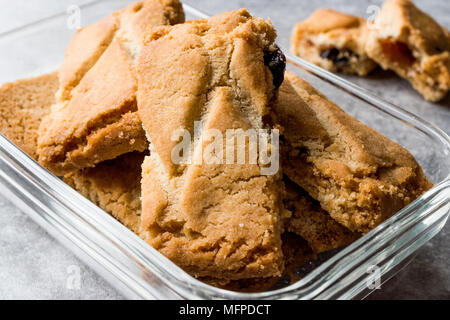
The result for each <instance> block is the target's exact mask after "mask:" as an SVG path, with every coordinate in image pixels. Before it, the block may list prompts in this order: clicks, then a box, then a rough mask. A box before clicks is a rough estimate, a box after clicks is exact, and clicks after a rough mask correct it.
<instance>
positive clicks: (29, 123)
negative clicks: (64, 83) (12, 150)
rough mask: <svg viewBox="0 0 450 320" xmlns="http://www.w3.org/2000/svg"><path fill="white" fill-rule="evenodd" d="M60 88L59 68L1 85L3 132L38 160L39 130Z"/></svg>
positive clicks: (0, 130)
mask: <svg viewBox="0 0 450 320" xmlns="http://www.w3.org/2000/svg"><path fill="white" fill-rule="evenodd" d="M57 89H58V77H57V75H56V72H54V73H50V74H46V75H42V76H39V77H35V78H29V79H22V80H17V81H15V82H12V83H5V84H3V85H2V86H1V87H0V132H1V133H2V134H3V135H5V136H6V137H7V138H8V139H9V140H11V141H12V142H13V143H14V144H16V145H17V146H18V147H19V148H21V149H22V150H23V151H25V152H26V153H28V154H29V155H30V156H31V157H33V158H34V159H35V160H37V153H36V146H37V131H38V128H39V124H40V123H41V120H42V118H43V117H44V116H46V115H47V114H48V113H49V112H50V107H51V105H52V104H53V103H54V102H55V92H56V90H57Z"/></svg>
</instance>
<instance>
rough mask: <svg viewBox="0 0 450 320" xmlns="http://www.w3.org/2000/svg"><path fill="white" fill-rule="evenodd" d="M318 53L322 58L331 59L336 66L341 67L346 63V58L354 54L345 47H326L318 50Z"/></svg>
mask: <svg viewBox="0 0 450 320" xmlns="http://www.w3.org/2000/svg"><path fill="white" fill-rule="evenodd" d="M319 55H320V57H321V58H322V59H327V60H331V61H332V62H333V63H334V64H335V65H336V66H337V67H339V68H343V67H345V66H347V65H348V58H349V57H350V56H353V55H356V54H355V53H353V52H351V51H350V50H347V49H344V50H338V49H336V48H328V49H324V50H322V51H320V53H319Z"/></svg>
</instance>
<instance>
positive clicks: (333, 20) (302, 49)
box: [291, 9, 377, 76]
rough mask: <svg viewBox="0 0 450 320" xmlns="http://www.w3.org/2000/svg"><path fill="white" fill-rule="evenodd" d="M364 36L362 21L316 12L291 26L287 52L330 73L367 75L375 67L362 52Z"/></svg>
mask: <svg viewBox="0 0 450 320" xmlns="http://www.w3.org/2000/svg"><path fill="white" fill-rule="evenodd" d="M366 33H367V26H366V22H365V21H364V19H362V18H359V17H355V16H352V15H348V14H344V13H340V12H337V11H334V10H331V9H319V10H317V11H315V12H314V13H313V14H312V15H311V16H310V17H309V18H308V19H306V20H305V21H303V22H300V23H298V24H297V25H296V26H295V28H294V30H293V32H292V37H291V46H292V47H291V50H292V52H293V53H294V54H295V55H297V56H299V57H301V58H303V59H306V60H308V61H310V62H312V63H314V64H316V65H318V66H320V67H322V68H325V69H327V70H330V71H334V72H343V73H348V74H358V75H361V76H362V75H367V74H368V73H369V72H371V71H372V70H373V69H375V68H376V66H377V64H376V63H375V62H374V61H373V60H372V59H370V58H369V57H368V56H367V54H366V53H365V51H364V42H365V38H366Z"/></svg>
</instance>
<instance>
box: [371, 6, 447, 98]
mask: <svg viewBox="0 0 450 320" xmlns="http://www.w3.org/2000/svg"><path fill="white" fill-rule="evenodd" d="M366 51H367V54H368V55H369V56H370V57H371V58H372V59H374V60H375V61H376V62H378V63H379V64H380V65H381V66H382V67H383V68H384V69H391V70H394V71H395V72H396V73H397V74H398V75H399V76H401V77H403V78H405V79H407V80H408V81H409V82H411V84H412V86H413V87H414V88H415V89H416V90H417V91H418V92H419V93H420V94H422V95H423V96H424V97H425V99H427V100H430V101H438V100H441V99H442V98H444V97H445V96H446V94H447V92H448V91H449V89H450V36H449V32H448V30H447V29H446V28H444V27H441V26H440V25H439V24H438V23H437V22H436V21H434V19H433V18H431V17H430V16H429V15H427V14H426V13H424V12H422V11H421V10H420V9H418V8H417V7H416V6H415V5H414V4H413V3H412V2H411V1H409V0H387V1H386V2H385V4H384V5H383V7H382V9H381V11H380V13H379V15H378V17H377V18H376V20H375V24H374V26H373V27H372V28H371V29H370V32H369V35H368V40H367V43H366Z"/></svg>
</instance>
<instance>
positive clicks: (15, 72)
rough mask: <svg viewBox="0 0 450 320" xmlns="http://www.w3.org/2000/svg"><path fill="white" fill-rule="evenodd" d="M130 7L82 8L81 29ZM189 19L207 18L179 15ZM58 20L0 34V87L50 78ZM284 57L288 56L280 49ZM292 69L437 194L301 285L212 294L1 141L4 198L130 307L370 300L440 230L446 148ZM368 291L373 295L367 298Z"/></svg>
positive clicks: (62, 34)
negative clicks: (139, 302)
mask: <svg viewBox="0 0 450 320" xmlns="http://www.w3.org/2000/svg"><path fill="white" fill-rule="evenodd" d="M131 2H133V1H124V0H104V1H94V2H91V3H88V4H86V5H84V6H81V8H80V9H81V22H82V25H85V24H89V23H92V22H94V21H96V20H98V19H100V18H101V17H104V16H105V15H107V14H109V13H110V12H112V11H115V10H118V9H120V8H122V7H124V6H125V5H127V3H131ZM185 11H186V14H187V19H195V18H200V17H205V15H204V14H203V13H201V12H200V11H198V10H196V9H194V8H191V7H189V6H185ZM67 19H68V14H67V13H66V12H62V13H60V14H57V15H53V16H51V17H48V18H46V19H42V20H39V21H37V22H35V23H32V24H29V25H26V26H23V27H21V28H18V29H15V30H12V31H9V32H6V33H2V34H0V70H2V72H1V73H0V83H3V82H6V81H13V80H16V79H19V78H24V77H28V76H33V75H38V74H42V73H44V72H50V71H54V70H56V69H57V68H58V66H59V65H60V63H61V62H62V61H63V54H64V49H65V47H66V45H67V43H68V42H69V40H70V38H71V37H72V36H73V34H74V32H75V30H71V29H69V28H67ZM282 49H284V52H288V48H282ZM288 60H289V61H288V62H289V63H288V69H289V70H291V71H293V72H295V73H296V74H298V75H299V76H301V77H303V78H305V79H306V80H307V81H309V82H311V83H312V84H313V85H314V86H315V87H316V88H318V89H319V90H320V91H322V92H323V93H324V94H326V95H327V96H328V97H329V98H330V99H331V100H333V101H334V102H336V103H337V104H338V105H339V106H341V107H342V108H343V109H344V110H345V111H346V112H348V113H349V114H351V115H353V116H355V117H356V118H358V119H359V120H361V121H362V122H364V123H366V124H368V125H370V126H371V127H372V128H374V129H376V130H378V131H380V132H381V133H383V134H385V135H386V136H388V137H389V138H390V139H392V140H394V141H396V142H398V143H400V144H402V145H403V146H405V147H406V148H407V149H409V150H410V151H411V152H412V153H413V155H414V156H415V157H416V159H417V160H418V162H419V163H420V164H421V165H422V166H423V168H424V170H425V173H426V174H427V175H428V177H429V178H430V179H431V180H432V181H433V182H434V183H435V184H436V186H435V187H434V188H432V189H431V190H429V191H428V192H427V193H426V194H424V195H423V196H421V197H420V198H419V199H417V200H416V201H414V202H413V203H411V204H410V205H408V206H407V207H406V208H404V209H403V210H401V211H399V212H398V213H397V214H395V215H394V216H393V217H392V218H390V219H389V220H387V221H385V222H384V223H383V224H381V225H380V226H379V227H377V228H376V229H374V230H372V231H371V232H370V233H368V234H367V235H365V236H364V237H362V238H361V239H359V240H358V241H356V242H355V243H353V244H352V245H350V246H348V247H346V248H345V249H343V250H340V251H339V252H337V253H335V254H333V255H331V257H330V254H329V255H328V256H326V258H322V261H323V260H324V261H323V262H322V263H313V264H312V266H309V267H308V266H307V267H306V272H305V273H307V274H306V275H305V276H304V277H303V278H302V279H301V280H300V281H298V282H296V283H294V284H292V285H289V286H286V287H283V288H280V289H277V290H273V291H268V292H263V293H251V294H250V293H237V292H232V291H226V290H221V289H217V288H215V287H212V286H209V285H206V284H204V283H202V282H200V281H197V280H196V279H194V278H192V277H191V276H189V275H188V274H187V273H185V272H184V271H183V270H181V269H180V268H178V267H177V266H176V265H175V264H173V263H172V262H171V261H169V260H168V259H166V258H165V257H164V256H162V255H161V254H160V253H159V252H157V251H156V250H154V249H153V248H152V247H150V246H149V245H148V244H146V243H145V242H144V241H143V240H141V239H140V238H139V237H137V236H136V235H135V234H133V233H132V232H131V231H129V230H128V229H127V228H125V227H124V226H123V225H121V224H120V223H119V222H117V221H116V220H115V219H113V218H112V217H110V216H109V215H108V214H107V213H105V212H104V211H102V210H101V209H100V208H98V207H97V206H95V205H94V204H93V203H91V202H90V201H88V200H87V199H85V198H84V197H83V196H81V195H80V194H78V193H77V192H76V191H74V190H73V189H71V188H70V187H69V186H68V185H66V184H65V183H64V182H62V181H61V180H60V179H59V178H57V177H55V176H54V175H52V174H51V173H50V172H48V171H47V170H46V169H44V168H43V167H41V166H40V165H39V164H38V163H36V162H35V161H34V160H32V159H31V158H30V157H29V156H27V155H26V154H25V153H24V152H23V151H21V150H20V149H18V148H17V147H16V146H15V145H14V144H12V143H11V142H10V141H9V140H8V139H6V138H5V137H3V136H0V192H1V193H3V194H4V195H5V196H7V197H8V198H9V199H10V200H11V201H12V202H13V203H14V204H15V205H17V206H18V207H19V208H20V209H22V210H23V211H24V212H26V213H28V214H29V215H30V216H31V217H32V218H33V219H34V220H35V221H36V222H37V223H39V224H40V225H41V226H42V227H43V228H44V229H45V230H47V231H48V232H49V233H51V234H52V235H53V236H54V237H55V238H57V239H58V240H59V241H61V242H62V243H63V244H65V245H66V246H67V247H68V248H69V249H70V250H72V251H73V252H74V253H75V254H77V255H78V256H79V257H80V258H81V259H82V260H83V261H85V262H86V263H87V264H88V265H90V266H91V267H92V268H93V269H94V270H96V271H97V272H98V273H99V274H100V275H102V276H103V277H104V278H106V279H107V280H108V281H109V282H110V283H111V284H112V285H113V286H114V287H116V288H117V289H118V290H119V291H120V292H121V293H123V294H124V295H126V296H127V297H129V298H144V299H155V298H156V299H163V298H164V299H212V298H224V299H337V298H339V299H350V298H363V297H364V296H365V295H367V294H368V293H370V292H371V290H373V286H368V284H370V283H371V282H372V280H373V272H371V271H372V270H373V269H372V268H373V266H377V267H378V269H377V270H378V271H379V274H380V275H381V276H382V281H386V280H387V279H389V278H390V277H392V276H393V275H394V274H395V273H396V272H398V271H399V270H401V268H402V267H403V266H404V265H405V264H406V263H407V262H408V261H409V260H410V259H411V257H413V255H414V253H415V252H416V251H417V250H418V249H419V248H420V247H421V246H422V245H423V244H424V243H426V242H427V241H428V240H430V239H431V238H432V237H433V236H434V235H436V234H437V233H438V232H439V231H440V230H441V229H442V227H443V226H444V224H445V222H446V221H447V218H448V215H449V213H450V175H449V173H450V160H449V159H450V139H449V137H448V136H447V135H446V134H445V133H443V132H442V131H441V130H440V129H438V128H436V127H435V126H433V125H432V124H430V123H428V122H426V121H424V120H422V119H420V118H419V117H417V116H415V115H413V114H411V113H409V112H407V111H405V110H404V109H402V108H400V107H397V106H394V105H392V104H390V103H388V102H386V101H383V100H382V99H380V98H378V97H376V96H375V95H373V94H372V93H370V92H368V91H366V90H364V89H361V88H359V87H358V86H356V85H354V84H352V83H350V82H348V81H346V80H344V79H342V78H340V77H338V76H336V75H334V74H331V73H329V72H327V71H325V70H322V69H321V68H318V67H316V66H314V65H311V64H310V63H308V62H306V61H304V60H302V59H299V58H296V57H291V56H288ZM371 288H372V289H371Z"/></svg>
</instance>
